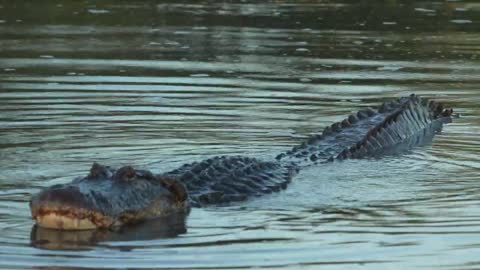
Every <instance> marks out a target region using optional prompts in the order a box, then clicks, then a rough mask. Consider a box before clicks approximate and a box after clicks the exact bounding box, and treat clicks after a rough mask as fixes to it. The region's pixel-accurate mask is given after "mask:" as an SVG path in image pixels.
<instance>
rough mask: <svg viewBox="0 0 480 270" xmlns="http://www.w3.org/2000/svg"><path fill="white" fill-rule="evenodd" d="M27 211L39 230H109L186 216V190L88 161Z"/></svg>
mask: <svg viewBox="0 0 480 270" xmlns="http://www.w3.org/2000/svg"><path fill="white" fill-rule="evenodd" d="M30 209H31V214H32V217H33V219H35V221H36V223H37V224H38V225H39V226H41V227H45V228H53V229H63V230H86V229H98V228H111V227H116V226H121V225H124V224H132V223H137V222H140V221H143V220H147V219H152V218H156V217H165V216H169V215H173V214H183V215H186V214H188V212H189V205H188V201H187V192H186V190H185V188H184V187H183V185H182V184H181V183H179V182H177V181H176V180H173V179H169V178H166V177H160V176H154V175H153V174H152V173H151V172H150V171H146V170H135V169H134V168H132V167H130V166H126V167H122V168H120V169H118V170H113V169H111V168H109V167H106V166H102V165H99V164H97V163H94V164H93V166H92V168H91V169H90V173H89V175H88V176H86V177H80V178H77V179H75V180H73V181H72V182H70V183H67V184H61V185H54V186H51V187H48V188H46V189H44V190H42V191H41V192H40V193H38V194H36V195H34V196H33V197H32V199H31V201H30Z"/></svg>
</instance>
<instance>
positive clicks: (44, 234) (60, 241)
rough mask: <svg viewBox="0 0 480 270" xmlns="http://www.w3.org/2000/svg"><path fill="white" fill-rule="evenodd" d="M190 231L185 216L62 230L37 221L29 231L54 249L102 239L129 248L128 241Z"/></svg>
mask: <svg viewBox="0 0 480 270" xmlns="http://www.w3.org/2000/svg"><path fill="white" fill-rule="evenodd" d="M186 232H187V228H186V225H185V216H182V217H178V216H174V217H169V218H162V219H156V220H151V221H148V222H145V223H142V224H137V225H135V226H124V227H122V228H117V229H115V230H84V231H62V230H51V229H46V228H42V227H38V226H37V225H34V226H33V227H32V231H31V233H30V239H31V244H32V246H34V247H36V248H42V249H53V250H82V249H85V250H86V249H94V246H95V245H96V244H100V243H101V242H105V241H108V242H120V241H121V242H125V243H124V245H122V247H121V249H122V251H128V250H130V249H129V248H128V244H129V243H135V241H148V240H155V239H161V238H172V237H176V236H178V235H179V234H183V233H186Z"/></svg>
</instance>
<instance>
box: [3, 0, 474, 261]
mask: <svg viewBox="0 0 480 270" xmlns="http://www.w3.org/2000/svg"><path fill="white" fill-rule="evenodd" d="M385 2H386V3H384V4H381V5H380V4H378V3H372V1H337V0H335V1H321V2H316V1H301V2H298V3H297V2H285V1H275V2H273V1H272V2H268V3H263V4H256V3H254V2H248V1H241V2H228V3H213V2H202V1H194V2H191V3H189V2H184V3H182V4H178V3H175V2H174V1H171V2H162V3H160V2H158V1H102V2H101V3H100V2H98V3H96V2H91V1H61V2H58V3H57V2H54V1H48V2H46V3H39V2H37V1H0V167H1V168H2V174H1V175H0V187H1V190H0V267H1V268H4V269H13V268H19V269H29V268H51V267H59V268H157V269H167V268H168V269H171V268H174V269H182V268H183V269H205V268H215V269H251V268H284V269H297V268H299V267H303V268H306V269H317V268H319V267H320V266H321V267H323V268H328V269H345V268H348V269H355V268H368V269H386V268H391V269H398V268H401V267H403V268H414V269H420V268H427V269H438V268H439V267H441V268H443V269H477V268H478V267H480V260H479V259H478V256H477V254H478V253H479V251H480V238H479V237H478V235H479V233H480V195H479V194H480V188H479V184H478V179H479V178H478V172H479V169H480V159H479V157H478V152H479V150H480V139H479V137H478V134H479V132H480V126H479V122H480V121H479V120H478V117H477V115H478V113H479V103H480V97H479V91H478V89H477V87H478V85H479V82H480V75H479V73H480V65H479V62H480V61H479V59H478V58H479V52H480V45H479V44H480V34H479V33H478V29H479V27H480V25H479V22H480V5H479V4H476V3H475V2H473V1H385ZM410 93H416V94H418V95H422V96H426V97H430V98H435V99H437V100H440V101H443V102H445V103H446V104H447V105H448V106H449V107H453V108H454V110H455V111H456V112H458V113H460V114H461V115H462V117H461V118H460V119H455V121H454V123H452V124H450V125H448V126H446V127H445V128H444V130H443V132H442V133H441V134H439V135H438V136H436V137H435V140H434V142H433V143H432V144H431V145H428V146H425V147H422V148H417V149H414V150H413V151H411V152H408V153H406V154H404V155H401V156H393V157H386V158H384V159H381V160H360V161H346V162H341V163H334V164H328V165H324V166H317V167H312V168H308V169H306V170H303V171H302V172H301V173H300V175H298V176H297V177H295V179H294V181H293V183H292V184H291V185H290V186H289V187H288V189H287V190H285V191H283V192H280V193H278V194H274V195H271V196H265V197H263V198H259V199H255V200H251V201H248V202H246V203H242V204H238V205H232V206H228V207H210V208H204V209H193V211H192V213H191V214H190V216H189V217H188V219H187V220H186V223H182V221H179V222H175V223H174V226H170V227H171V228H173V229H172V230H163V229H161V228H162V224H163V225H164V224H165V223H162V221H159V222H157V223H155V222H154V223H151V224H148V225H146V226H141V227H139V228H135V229H134V230H126V231H121V232H109V233H106V232H104V233H98V232H97V233H94V232H84V233H78V234H55V233H50V234H49V233H44V232H43V234H41V238H42V237H43V238H42V239H43V240H45V239H47V240H48V241H35V240H38V239H37V238H38V237H39V233H42V232H38V231H35V230H32V226H33V222H32V221H31V220H30V217H29V209H28V200H29V198H30V197H31V195H32V194H33V193H35V192H38V191H39V190H40V188H42V187H46V186H50V185H53V184H57V183H65V182H67V181H70V180H71V179H72V178H74V177H76V176H80V175H85V174H86V172H87V170H88V168H89V166H90V165H91V163H92V162H93V161H97V162H101V163H106V164H108V165H111V166H120V165H126V164H133V165H135V166H137V167H145V168H149V169H151V170H153V171H156V172H160V171H164V170H167V169H172V168H175V167H177V166H180V165H181V164H183V163H186V162H192V161H199V160H202V159H204V158H208V157H212V156H216V155H225V154H228V155H234V154H240V155H247V156H254V157H259V158H262V159H265V160H268V159H271V158H273V157H274V156H275V155H276V154H278V153H280V152H282V151H285V150H287V149H288V148H289V147H290V146H291V145H294V144H296V143H298V142H300V141H302V140H303V139H304V138H305V137H306V136H308V135H309V134H313V133H316V132H318V131H319V130H321V129H322V128H323V127H325V126H326V125H329V124H331V123H332V122H333V121H338V120H341V119H343V118H344V117H345V115H347V114H349V113H351V112H353V111H356V110H359V109H362V108H366V107H369V106H376V105H378V104H379V103H381V102H382V101H385V100H388V99H391V98H393V97H399V96H403V95H408V94H410ZM168 224H169V223H168V222H167V225H168ZM167 227H168V226H167Z"/></svg>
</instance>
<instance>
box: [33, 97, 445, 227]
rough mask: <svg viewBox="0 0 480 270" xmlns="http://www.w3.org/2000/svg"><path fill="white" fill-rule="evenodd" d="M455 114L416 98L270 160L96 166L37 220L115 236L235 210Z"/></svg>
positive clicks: (55, 195) (409, 142)
mask: <svg viewBox="0 0 480 270" xmlns="http://www.w3.org/2000/svg"><path fill="white" fill-rule="evenodd" d="M452 112H453V111H452V109H445V108H444V107H443V105H442V104H441V103H438V102H436V101H433V100H429V99H426V98H421V97H419V96H416V95H413V94H412V95H410V96H408V97H401V98H398V99H396V100H393V101H389V102H384V103H383V104H382V105H381V106H380V107H379V108H378V109H376V110H374V109H371V108H368V109H365V110H361V111H359V112H357V113H354V114H351V115H349V116H348V117H347V118H345V119H344V120H343V121H340V122H336V123H334V124H332V125H331V126H328V127H326V128H325V129H324V130H323V132H321V133H320V134H314V135H312V136H310V137H308V138H307V139H306V141H304V142H303V143H301V144H300V145H297V146H294V147H293V148H292V149H291V150H289V151H287V152H285V153H281V154H279V155H278V156H277V157H276V158H275V159H273V160H270V161H263V160H259V159H256V158H251V157H243V156H219V157H213V158H210V159H207V160H204V161H201V162H194V163H190V164H185V165H183V166H181V167H179V168H177V169H175V170H172V171H169V172H165V173H159V174H154V173H152V172H150V171H147V170H138V169H134V168H133V167H131V166H125V167H122V168H119V169H113V168H110V167H107V166H103V165H100V164H97V163H94V164H93V166H92V167H91V169H90V173H89V174H88V175H87V176H85V177H79V178H77V179H74V180H73V181H72V182H70V183H66V184H57V185H53V186H51V187H48V188H45V189H44V190H42V191H40V192H39V193H38V194H36V195H34V196H33V197H32V199H31V201H30V209H31V214H32V217H33V219H34V220H35V221H36V223H37V224H38V225H39V226H40V227H44V228H52V229H63V230H84V229H109V228H110V229H111V228H118V227H119V226H123V225H126V224H135V223H138V222H141V221H144V220H149V219H154V218H158V217H165V216H172V215H180V216H187V215H188V213H189V212H190V208H191V207H203V206H207V205H212V204H215V205H222V204H230V203H232V202H239V201H244V200H246V199H248V198H250V197H256V196H261V195H263V194H268V193H272V192H276V191H280V190H282V189H285V188H286V186H287V185H288V184H289V183H290V182H291V180H292V177H293V176H294V175H295V174H296V173H297V172H298V171H299V170H300V169H301V168H303V167H305V166H313V165H315V164H319V163H328V162H333V161H341V160H345V159H359V158H376V157H379V156H382V155H384V154H388V153H392V152H393V153H394V152H397V151H398V149H402V151H403V150H404V149H405V148H406V149H410V148H411V147H414V146H416V145H419V144H423V143H425V142H428V141H429V140H431V139H432V138H433V136H434V135H435V134H436V133H438V132H439V131H440V130H441V128H442V126H443V124H445V123H449V122H451V121H452Z"/></svg>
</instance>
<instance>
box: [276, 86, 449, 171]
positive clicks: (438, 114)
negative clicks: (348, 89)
mask: <svg viewBox="0 0 480 270" xmlns="http://www.w3.org/2000/svg"><path fill="white" fill-rule="evenodd" d="M451 114H452V110H451V109H444V108H443V105H442V104H440V103H437V102H435V101H432V100H428V99H425V98H420V97H418V96H416V95H411V96H409V97H402V98H399V99H397V100H395V101H392V102H385V103H383V104H382V105H381V106H380V107H379V108H378V109H377V110H374V109H370V108H369V109H366V110H362V111H359V112H358V113H355V114H352V115H350V116H348V117H347V118H346V119H344V120H343V121H341V122H337V123H334V124H333V125H331V126H328V127H326V128H325V129H324V131H323V132H322V134H319V135H313V136H311V137H309V138H308V139H307V141H306V142H304V143H302V144H301V145H299V146H295V147H293V148H292V150H290V151H288V152H287V153H283V154H280V155H278V156H277V160H281V161H288V162H291V163H294V164H297V165H308V164H311V163H312V162H313V163H317V162H325V161H332V160H334V159H347V158H364V157H371V156H376V155H379V154H385V153H388V152H391V150H392V149H398V148H404V147H407V148H408V147H411V146H413V145H417V144H419V143H422V142H424V141H426V140H428V139H431V138H432V137H433V135H434V134H435V133H436V132H438V131H439V130H440V129H441V128H442V124H443V123H446V122H450V121H451Z"/></svg>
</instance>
